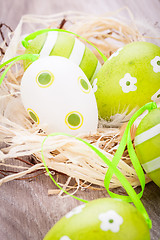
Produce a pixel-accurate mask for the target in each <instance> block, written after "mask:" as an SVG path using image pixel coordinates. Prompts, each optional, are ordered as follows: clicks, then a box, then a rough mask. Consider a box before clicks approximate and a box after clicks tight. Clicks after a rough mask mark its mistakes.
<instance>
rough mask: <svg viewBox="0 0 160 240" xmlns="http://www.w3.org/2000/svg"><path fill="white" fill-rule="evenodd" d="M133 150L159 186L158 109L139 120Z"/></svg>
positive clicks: (159, 128)
mask: <svg viewBox="0 0 160 240" xmlns="http://www.w3.org/2000/svg"><path fill="white" fill-rule="evenodd" d="M135 150H136V153H137V156H138V158H139V161H140V162H141V164H142V166H143V167H144V169H145V171H146V172H147V173H148V175H149V177H150V178H151V179H152V180H153V181H154V182H155V183H156V184H157V185H158V186H159V187H160V109H154V110H152V111H151V112H149V113H148V114H147V115H146V116H145V117H144V118H143V119H142V121H141V122H140V124H139V126H138V128H137V131H136V137H135Z"/></svg>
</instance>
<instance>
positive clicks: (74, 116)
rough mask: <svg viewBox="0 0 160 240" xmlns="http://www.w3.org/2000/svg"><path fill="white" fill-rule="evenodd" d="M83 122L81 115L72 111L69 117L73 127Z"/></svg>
mask: <svg viewBox="0 0 160 240" xmlns="http://www.w3.org/2000/svg"><path fill="white" fill-rule="evenodd" d="M80 122H81V119H80V117H79V115H78V114H76V113H72V114H71V115H69V117H68V123H69V124H70V125H71V126H73V127H77V126H78V125H79V124H80Z"/></svg>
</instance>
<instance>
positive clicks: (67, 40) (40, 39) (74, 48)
mask: <svg viewBox="0 0 160 240" xmlns="http://www.w3.org/2000/svg"><path fill="white" fill-rule="evenodd" d="M25 53H31V54H32V53H36V54H40V55H41V56H49V55H50V56H62V57H66V58H68V59H69V60H71V61H73V62H74V63H75V64H77V65H78V66H79V67H80V68H81V69H82V70H83V71H84V73H85V74H86V76H87V78H88V79H89V80H91V79H94V77H95V76H96V74H97V72H98V71H99V69H100V68H101V65H100V63H99V61H98V59H97V58H96V56H95V55H94V54H93V52H92V51H91V50H90V49H89V48H88V47H86V46H85V44H84V43H82V42H81V41H80V40H78V39H77V38H75V37H73V36H72V35H71V34H67V33H63V32H56V31H52V32H48V33H44V34H41V35H39V36H37V37H36V38H35V39H34V40H32V41H31V42H30V43H29V47H28V48H27V50H26V51H25ZM30 64H31V61H29V60H26V61H24V67H25V69H26V68H27V67H28V66H29V65H30Z"/></svg>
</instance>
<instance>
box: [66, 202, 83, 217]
mask: <svg viewBox="0 0 160 240" xmlns="http://www.w3.org/2000/svg"><path fill="white" fill-rule="evenodd" d="M84 207H85V204H83V205H80V206H78V207H76V208H74V209H72V211H70V212H69V213H67V214H66V218H70V217H72V216H73V215H76V214H78V213H80V212H82V209H83V208H84Z"/></svg>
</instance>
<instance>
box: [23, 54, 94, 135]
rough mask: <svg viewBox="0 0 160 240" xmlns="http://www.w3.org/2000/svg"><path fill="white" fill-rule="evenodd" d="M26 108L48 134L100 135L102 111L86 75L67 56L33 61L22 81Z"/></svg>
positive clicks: (48, 57)
mask: <svg viewBox="0 0 160 240" xmlns="http://www.w3.org/2000/svg"><path fill="white" fill-rule="evenodd" d="M21 97H22V102H23V104H24V107H25V108H26V110H27V111H28V113H29V115H30V117H31V118H32V119H33V120H34V121H35V122H36V123H37V124H46V125H47V133H51V132H65V133H69V134H74V135H76V134H78V133H91V132H96V129H97V123H98V111H97V104H96V99H95V96H94V93H93V90H92V87H91V85H90V83H89V81H88V79H87V77H86V75H85V74H84V72H83V71H82V70H81V69H80V68H79V67H78V66H77V65H76V64H74V63H73V62H71V61H70V60H68V59H67V58H64V57H59V56H47V57H43V58H39V59H38V60H37V61H35V62H33V63H32V64H31V65H30V66H29V67H28V68H27V70H26V71H25V73H24V75H23V77H22V81H21Z"/></svg>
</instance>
